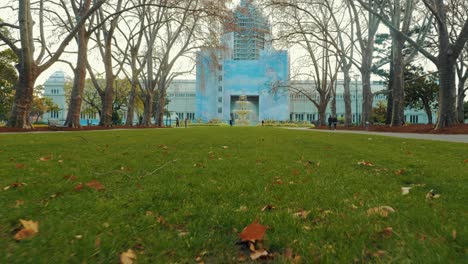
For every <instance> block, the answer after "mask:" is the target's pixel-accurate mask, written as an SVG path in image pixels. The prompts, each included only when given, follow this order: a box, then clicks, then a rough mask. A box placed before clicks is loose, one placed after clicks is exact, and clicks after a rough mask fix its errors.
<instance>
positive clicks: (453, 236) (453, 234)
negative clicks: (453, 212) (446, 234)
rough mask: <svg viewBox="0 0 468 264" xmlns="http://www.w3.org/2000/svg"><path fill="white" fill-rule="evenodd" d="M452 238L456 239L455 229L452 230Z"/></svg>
mask: <svg viewBox="0 0 468 264" xmlns="http://www.w3.org/2000/svg"><path fill="white" fill-rule="evenodd" d="M452 238H453V240H455V239H457V230H455V229H453V230H452Z"/></svg>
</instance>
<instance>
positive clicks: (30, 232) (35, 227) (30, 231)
mask: <svg viewBox="0 0 468 264" xmlns="http://www.w3.org/2000/svg"><path fill="white" fill-rule="evenodd" d="M20 222H21V224H22V225H23V229H21V230H20V231H18V233H16V235H15V236H14V239H16V240H22V239H26V238H30V237H33V236H35V235H36V234H37V233H38V232H39V222H34V221H32V220H23V219H20Z"/></svg>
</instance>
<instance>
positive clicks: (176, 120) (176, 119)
mask: <svg viewBox="0 0 468 264" xmlns="http://www.w3.org/2000/svg"><path fill="white" fill-rule="evenodd" d="M179 125H180V123H179V118H178V117H177V116H176V118H175V126H176V127H179Z"/></svg>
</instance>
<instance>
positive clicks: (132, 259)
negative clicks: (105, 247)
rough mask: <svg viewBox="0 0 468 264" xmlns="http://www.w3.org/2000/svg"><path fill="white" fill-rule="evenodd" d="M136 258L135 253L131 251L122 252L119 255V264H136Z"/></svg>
mask: <svg viewBox="0 0 468 264" xmlns="http://www.w3.org/2000/svg"><path fill="white" fill-rule="evenodd" d="M136 259H137V256H136V254H135V252H134V251H133V250H131V249H129V250H127V251H125V252H122V253H121V254H120V263H121V264H133V263H136Z"/></svg>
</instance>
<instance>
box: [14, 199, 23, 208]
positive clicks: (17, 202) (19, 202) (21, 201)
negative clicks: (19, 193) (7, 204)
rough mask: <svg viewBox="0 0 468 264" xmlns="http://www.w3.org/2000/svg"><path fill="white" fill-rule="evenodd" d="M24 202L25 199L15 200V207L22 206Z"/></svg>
mask: <svg viewBox="0 0 468 264" xmlns="http://www.w3.org/2000/svg"><path fill="white" fill-rule="evenodd" d="M23 204H24V201H23V200H16V201H15V207H20V206H21V205H23Z"/></svg>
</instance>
